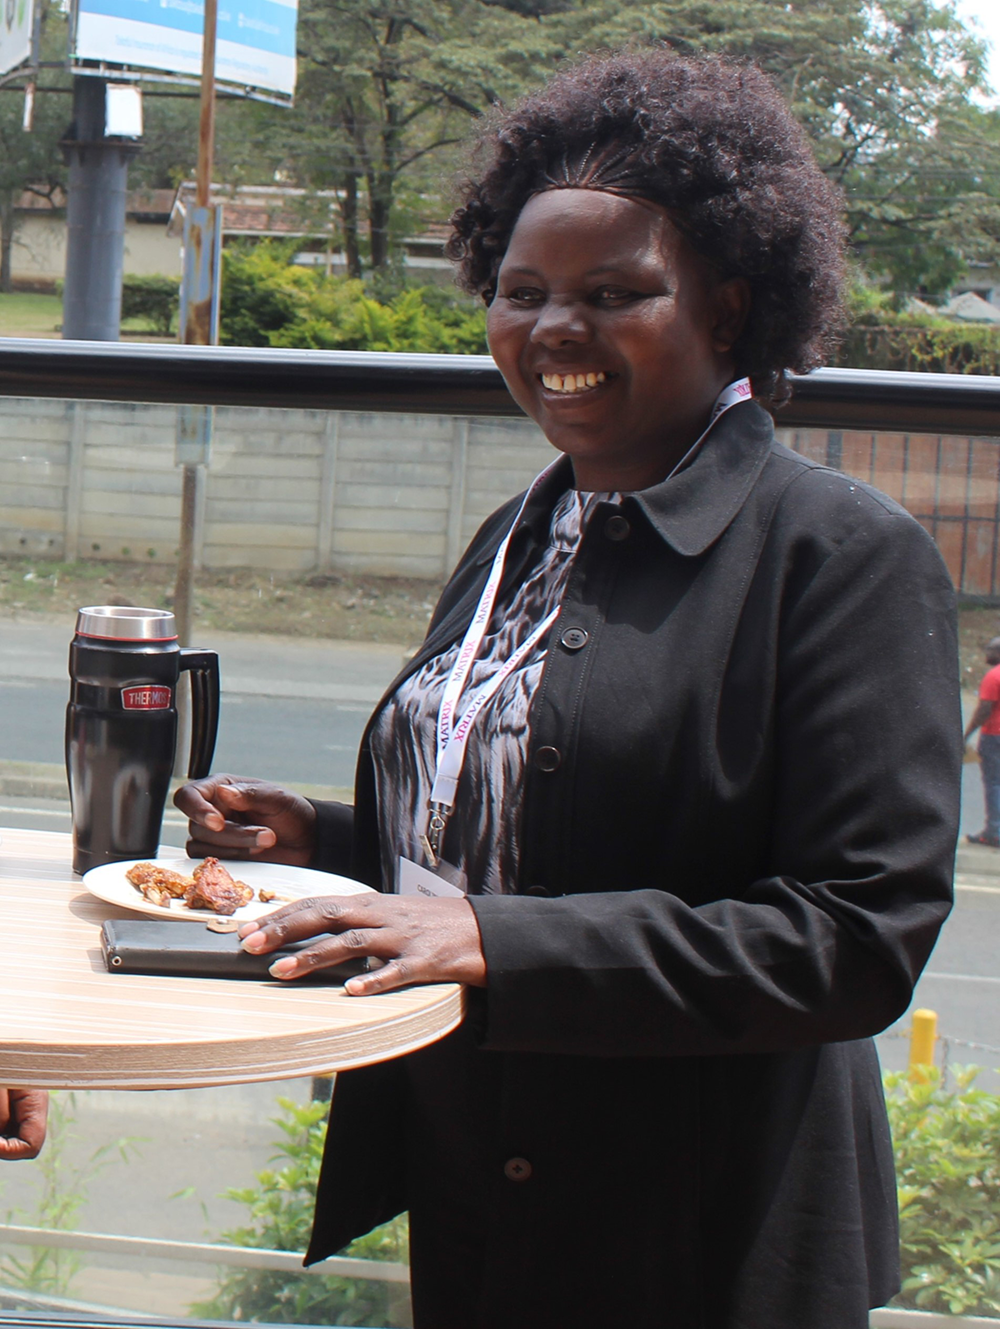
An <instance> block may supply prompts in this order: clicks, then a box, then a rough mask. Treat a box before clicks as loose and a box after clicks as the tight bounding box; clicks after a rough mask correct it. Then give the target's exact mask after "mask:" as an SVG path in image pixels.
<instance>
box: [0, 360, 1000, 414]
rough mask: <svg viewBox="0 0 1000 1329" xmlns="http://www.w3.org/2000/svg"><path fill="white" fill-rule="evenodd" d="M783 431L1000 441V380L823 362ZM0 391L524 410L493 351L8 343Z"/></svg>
mask: <svg viewBox="0 0 1000 1329" xmlns="http://www.w3.org/2000/svg"><path fill="white" fill-rule="evenodd" d="M793 383H794V392H793V395H792V399H791V401H790V402H788V403H787V405H785V406H784V407H782V409H781V410H780V412H779V413H778V423H779V424H780V425H781V426H782V427H784V428H792V429H795V428H810V427H819V428H830V429H872V430H874V429H890V430H904V431H910V432H915V433H930V434H972V435H977V436H979V437H981V438H1000V378H988V377H985V376H977V375H965V374H904V373H889V372H885V371H882V370H865V369H818V370H816V371H815V372H814V373H812V374H806V375H803V376H797V377H795V378H794V379H793ZM0 396H6V397H66V398H73V399H76V400H87V401H92V400H103V401H131V402H167V403H185V404H192V405H212V404H214V405H220V406H221V405H227V406H259V407H268V406H286V407H287V406H299V407H304V408H311V409H328V410H351V411H401V412H413V413H418V414H419V413H424V414H427V413H431V414H443V415H497V416H504V415H508V416H510V415H514V416H516V415H520V414H521V412H520V409H519V408H518V407H517V406H516V405H515V403H514V402H513V401H512V399H511V397H510V395H509V393H508V392H507V389H506V387H505V386H504V383H503V379H502V378H501V377H500V373H499V371H498V370H497V368H496V366H495V365H494V364H493V361H492V360H491V359H490V357H489V356H485V355H398V354H388V353H375V352H366V351H295V350H272V349H264V348H258V347H239V346H225V347H222V346H163V345H153V344H147V345H123V344H121V343H119V342H72V341H41V340H38V341H33V340H22V339H17V338H0Z"/></svg>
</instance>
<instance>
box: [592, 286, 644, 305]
mask: <svg viewBox="0 0 1000 1329" xmlns="http://www.w3.org/2000/svg"><path fill="white" fill-rule="evenodd" d="M590 298H591V300H592V301H593V303H594V304H595V305H622V304H627V303H628V301H629V300H635V299H636V298H637V294H636V292H635V291H630V290H628V289H627V288H626V287H624V286H601V287H599V288H598V289H597V290H596V291H594V293H593V294H592V295H591V297H590Z"/></svg>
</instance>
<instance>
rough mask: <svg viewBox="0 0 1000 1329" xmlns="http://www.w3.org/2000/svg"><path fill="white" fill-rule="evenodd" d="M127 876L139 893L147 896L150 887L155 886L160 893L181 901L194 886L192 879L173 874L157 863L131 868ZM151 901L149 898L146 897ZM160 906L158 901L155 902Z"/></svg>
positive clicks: (139, 864) (177, 873)
mask: <svg viewBox="0 0 1000 1329" xmlns="http://www.w3.org/2000/svg"><path fill="white" fill-rule="evenodd" d="M125 876H126V877H127V878H128V879H129V881H130V882H131V883H132V885H133V886H134V887H135V888H136V890H137V891H142V893H143V895H146V888H147V887H148V886H155V887H156V888H157V889H158V890H160V891H166V893H167V894H168V895H172V896H174V897H175V898H176V899H178V900H179V899H181V897H182V896H183V895H184V893H185V891H187V890H189V889H190V887H191V886H193V885H194V879H193V878H192V877H185V876H183V875H182V874H181V873H180V872H173V871H172V870H171V869H170V868H164V867H159V866H158V865H157V864H156V863H136V865H135V867H131V868H129V870H128V872H126V873H125ZM146 898H147V899H149V898H150V897H149V896H146ZM153 903H154V904H158V903H159V901H158V900H154V901H153Z"/></svg>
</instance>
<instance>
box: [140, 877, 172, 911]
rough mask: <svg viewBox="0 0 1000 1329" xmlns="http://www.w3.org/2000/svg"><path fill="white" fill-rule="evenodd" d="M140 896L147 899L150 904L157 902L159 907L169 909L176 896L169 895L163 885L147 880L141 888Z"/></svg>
mask: <svg viewBox="0 0 1000 1329" xmlns="http://www.w3.org/2000/svg"><path fill="white" fill-rule="evenodd" d="M142 898H143V899H144V900H148V901H149V903H150V904H158V905H159V906H160V908H161V909H169V908H170V906H171V904H172V903H173V901H174V899H175V898H176V897H175V896H173V895H171V894H170V892H169V891H168V890H167V888H166V887H165V886H157V885H156V883H155V882H149V883H148V885H146V886H143V888H142Z"/></svg>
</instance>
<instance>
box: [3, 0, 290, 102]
mask: <svg viewBox="0 0 1000 1329" xmlns="http://www.w3.org/2000/svg"><path fill="white" fill-rule="evenodd" d="M27 2H28V0H15V3H27ZM0 3H7V4H10V3H11V0H0ZM76 11H77V19H76V42H75V50H74V55H75V57H76V59H77V60H99V61H101V62H102V63H104V64H116V65H125V66H127V67H128V68H129V69H162V70H164V71H166V72H167V73H170V74H182V75H194V76H195V77H197V76H198V75H200V74H201V37H202V26H203V23H204V14H205V6H204V2H203V0H78V3H77V6H76ZM297 18H298V0H219V18H218V28H217V36H216V50H215V77H216V78H217V79H218V80H219V82H221V83H235V84H237V85H238V86H240V87H244V88H260V89H262V90H265V91H268V92H277V93H282V94H284V95H285V96H289V97H290V96H291V95H292V93H293V92H294V91H295V24H296V20H297Z"/></svg>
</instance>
